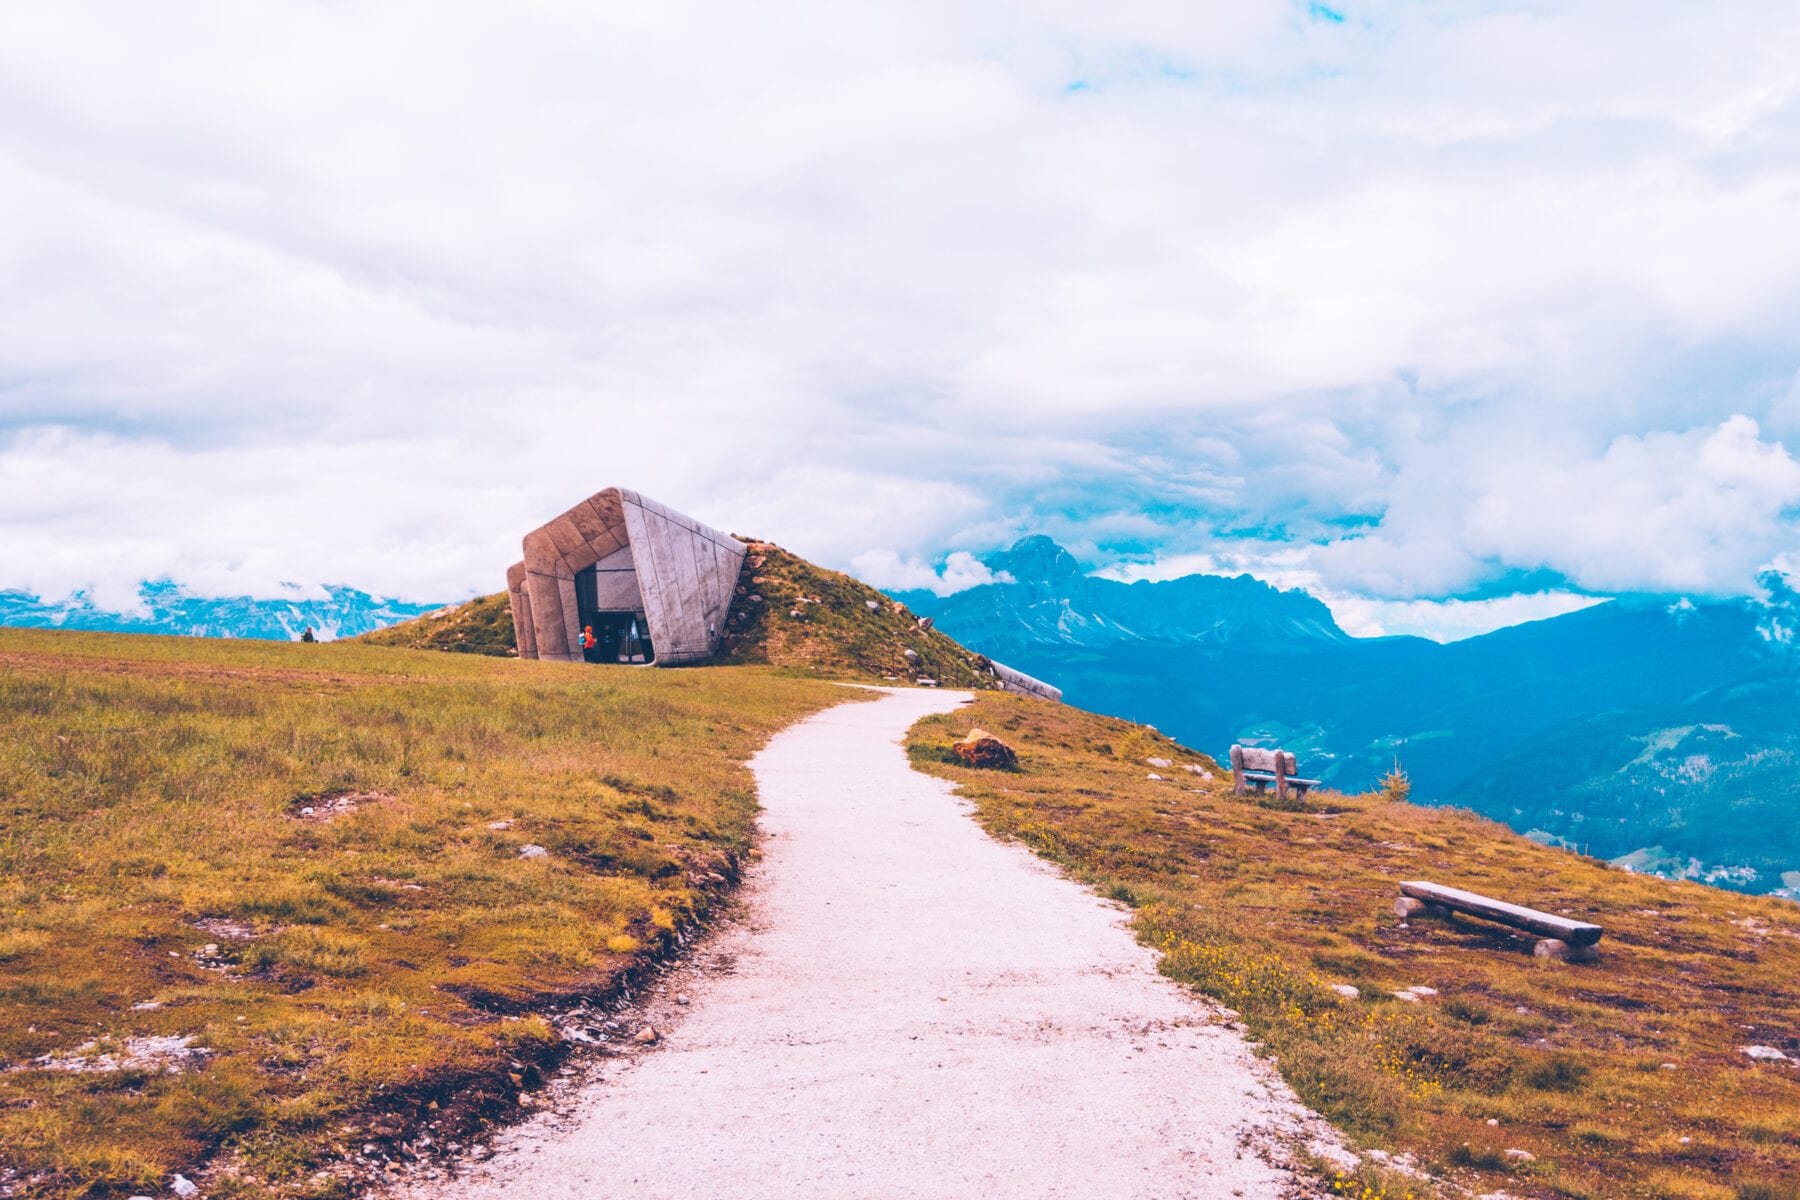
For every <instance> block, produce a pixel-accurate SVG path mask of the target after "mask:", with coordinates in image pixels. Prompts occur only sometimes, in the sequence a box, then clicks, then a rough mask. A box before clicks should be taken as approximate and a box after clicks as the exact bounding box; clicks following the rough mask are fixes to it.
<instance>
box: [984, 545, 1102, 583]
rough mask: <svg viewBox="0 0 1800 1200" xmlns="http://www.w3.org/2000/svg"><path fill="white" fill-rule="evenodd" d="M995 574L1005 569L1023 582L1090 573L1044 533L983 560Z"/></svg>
mask: <svg viewBox="0 0 1800 1200" xmlns="http://www.w3.org/2000/svg"><path fill="white" fill-rule="evenodd" d="M983 561H984V562H985V563H986V564H987V565H988V567H990V568H991V569H992V570H993V571H994V572H995V574H999V573H1001V572H1005V573H1006V574H1008V575H1011V576H1012V577H1013V579H1014V580H1016V581H1017V582H1019V583H1051V584H1054V583H1061V582H1062V581H1064V580H1068V579H1078V578H1080V577H1081V576H1083V575H1085V574H1087V572H1086V571H1084V570H1083V569H1082V566H1081V564H1080V563H1079V562H1077V561H1076V560H1075V556H1074V555H1073V554H1070V553H1069V552H1068V551H1067V550H1065V549H1064V548H1063V547H1062V546H1060V545H1058V544H1057V542H1056V540H1055V539H1054V538H1051V537H1049V536H1047V535H1045V534H1042V533H1034V534H1032V535H1031V536H1029V537H1022V538H1020V539H1019V540H1018V541H1016V542H1014V543H1013V544H1012V547H1011V548H1010V549H1007V550H1001V551H998V552H996V553H994V554H990V555H988V556H987V558H985V559H984V560H983Z"/></svg>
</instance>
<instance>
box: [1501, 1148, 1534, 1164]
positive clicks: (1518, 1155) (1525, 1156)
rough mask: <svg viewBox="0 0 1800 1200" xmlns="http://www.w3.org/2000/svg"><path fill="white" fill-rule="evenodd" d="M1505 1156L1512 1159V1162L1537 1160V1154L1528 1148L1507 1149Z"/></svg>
mask: <svg viewBox="0 0 1800 1200" xmlns="http://www.w3.org/2000/svg"><path fill="white" fill-rule="evenodd" d="M1506 1157H1508V1158H1510V1159H1512V1160H1513V1161H1514V1162H1536V1161H1537V1155H1535V1154H1533V1153H1532V1152H1531V1151H1529V1150H1508V1151H1506Z"/></svg>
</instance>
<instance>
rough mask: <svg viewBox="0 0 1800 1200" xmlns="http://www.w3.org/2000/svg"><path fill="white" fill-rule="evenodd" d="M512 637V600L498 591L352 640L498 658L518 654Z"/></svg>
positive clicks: (374, 644) (372, 644) (370, 643)
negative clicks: (487, 655) (489, 655)
mask: <svg viewBox="0 0 1800 1200" xmlns="http://www.w3.org/2000/svg"><path fill="white" fill-rule="evenodd" d="M513 638H514V635H513V619H512V601H511V600H510V599H509V598H508V597H507V594H506V593H505V592H498V593H496V594H494V595H492V596H480V597H477V598H476V599H474V600H470V601H468V602H466V603H463V604H452V605H450V606H448V607H446V608H440V609H438V610H436V611H435V612H428V613H426V614H425V615H424V616H422V617H415V618H413V619H412V620H410V621H402V622H400V623H399V624H398V625H389V626H388V627H387V628H386V629H377V630H375V631H374V632H373V633H365V634H363V635H362V636H360V637H358V638H356V639H355V640H356V641H359V642H366V643H368V644H369V645H371V646H398V647H401V648H403V649H407V650H444V651H448V652H449V653H451V654H491V655H493V656H495V657H497V658H498V657H505V656H507V655H516V654H518V650H517V648H516V646H515V643H514V640H513Z"/></svg>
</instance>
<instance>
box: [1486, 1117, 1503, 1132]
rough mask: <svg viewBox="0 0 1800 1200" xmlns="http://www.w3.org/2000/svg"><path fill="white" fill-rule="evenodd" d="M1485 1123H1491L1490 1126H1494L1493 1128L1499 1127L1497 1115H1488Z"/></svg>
mask: <svg viewBox="0 0 1800 1200" xmlns="http://www.w3.org/2000/svg"><path fill="white" fill-rule="evenodd" d="M1487 1123H1488V1124H1489V1125H1491V1126H1492V1127H1494V1128H1495V1129H1498V1128H1499V1127H1500V1118H1498V1117H1489V1118H1488V1119H1487Z"/></svg>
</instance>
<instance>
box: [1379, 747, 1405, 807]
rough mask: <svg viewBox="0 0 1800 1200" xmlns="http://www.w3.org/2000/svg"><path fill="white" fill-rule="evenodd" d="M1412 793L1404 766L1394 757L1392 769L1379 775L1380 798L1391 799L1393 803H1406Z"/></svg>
mask: <svg viewBox="0 0 1800 1200" xmlns="http://www.w3.org/2000/svg"><path fill="white" fill-rule="evenodd" d="M1411 795H1412V779H1411V778H1409V777H1408V776H1407V774H1406V768H1404V767H1402V766H1401V765H1400V760H1399V759H1398V758H1396V759H1394V769H1393V770H1391V771H1389V772H1388V773H1387V774H1386V775H1383V776H1382V777H1381V798H1382V799H1383V800H1392V801H1393V802H1394V803H1395V804H1404V803H1406V801H1407V799H1408V797H1410V796H1411Z"/></svg>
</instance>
